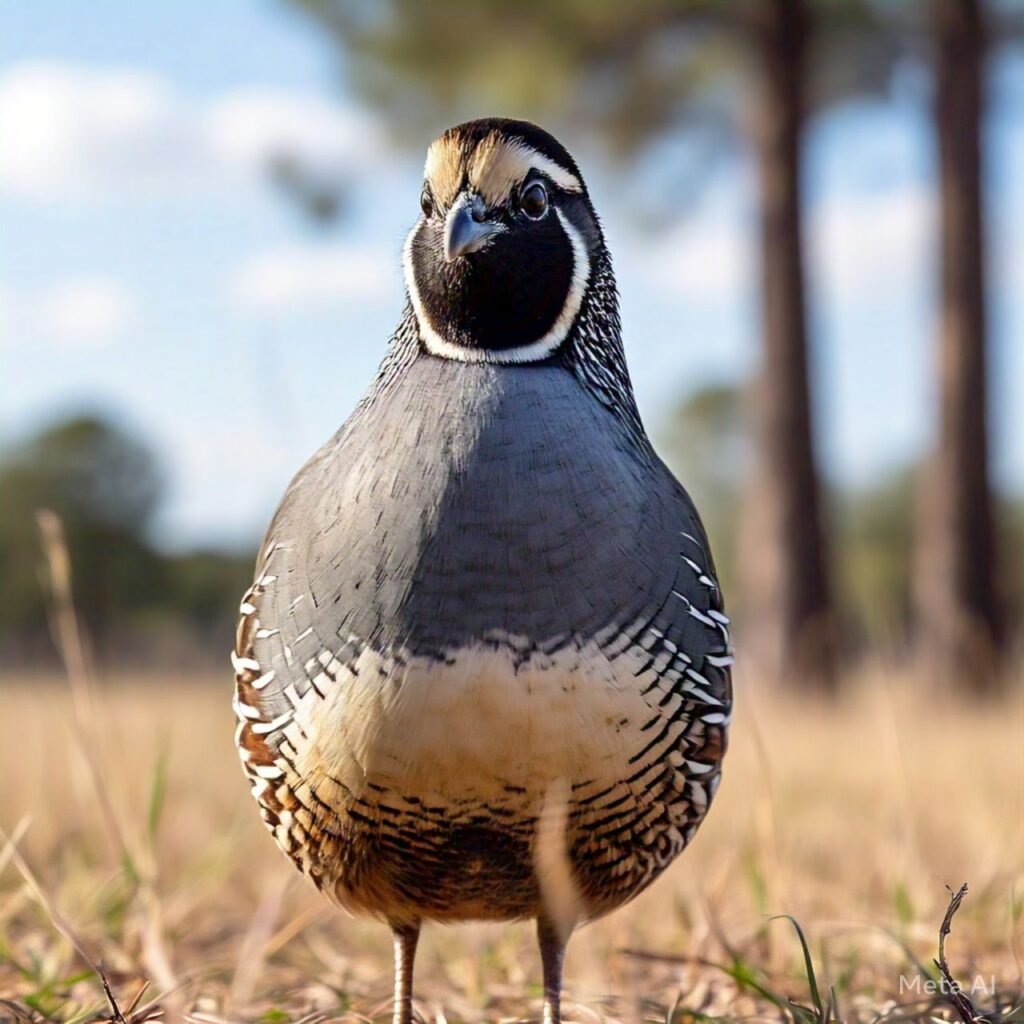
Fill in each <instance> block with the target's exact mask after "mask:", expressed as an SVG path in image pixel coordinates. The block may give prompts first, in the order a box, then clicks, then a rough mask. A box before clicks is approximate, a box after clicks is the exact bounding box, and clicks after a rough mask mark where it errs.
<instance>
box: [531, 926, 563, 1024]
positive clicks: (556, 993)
mask: <svg viewBox="0 0 1024 1024" xmlns="http://www.w3.org/2000/svg"><path fill="white" fill-rule="evenodd" d="M537 940H538V942H539V943H540V962H541V965H542V968H543V971H544V1018H543V1024H561V1020H562V961H563V960H564V959H565V945H566V939H563V938H562V936H561V934H560V933H559V931H558V929H557V928H556V927H555V926H554V925H552V924H551V922H550V921H549V920H548V919H547V917H545V916H544V915H543V914H542V915H541V916H540V917H538V918H537Z"/></svg>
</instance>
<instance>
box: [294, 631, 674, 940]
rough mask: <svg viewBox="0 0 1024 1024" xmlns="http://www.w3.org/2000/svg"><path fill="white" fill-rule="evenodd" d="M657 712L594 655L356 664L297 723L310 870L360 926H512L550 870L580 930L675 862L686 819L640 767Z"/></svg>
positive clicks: (656, 769) (669, 781) (660, 781)
mask: <svg viewBox="0 0 1024 1024" xmlns="http://www.w3.org/2000/svg"><path fill="white" fill-rule="evenodd" d="M651 710H652V709H651V706H650V704H649V703H648V702H647V700H645V698H644V697H643V696H642V694H641V692H640V687H639V686H638V685H637V679H636V677H635V676H634V674H633V672H632V671H631V670H630V666H629V664H628V659H624V661H623V662H622V663H621V665H616V663H614V662H611V661H609V660H608V659H607V658H605V657H603V656H602V655H600V653H599V652H597V651H594V650H592V649H590V648H588V647H579V648H577V647H571V648H569V647H567V648H564V649H563V650H561V651H560V652H558V653H556V654H552V655H544V656H542V655H537V654H534V655H533V656H532V657H530V658H526V659H524V658H522V657H519V656H517V655H515V654H514V652H513V651H512V649H510V648H508V647H505V646H494V647H490V648H487V647H484V646H481V647H480V648H478V649H474V650H467V651H461V652H458V653H457V654H455V655H453V656H452V657H450V658H448V659H446V660H444V661H427V660H423V659H412V660H410V661H409V662H406V663H403V664H398V663H391V664H385V663H384V662H382V661H380V660H372V659H370V658H368V657H367V655H366V654H365V653H364V655H363V658H362V663H361V664H359V665H356V666H355V672H354V673H350V674H349V676H348V677H347V678H339V679H338V680H337V682H336V685H335V686H334V687H333V688H332V689H331V691H330V692H329V693H328V694H327V696H326V697H325V699H324V700H322V701H319V702H317V704H316V705H315V706H314V708H313V709H312V711H311V713H310V714H309V716H308V718H307V720H306V721H304V722H303V723H302V728H303V732H304V733H305V737H306V741H305V742H304V743H301V744H296V746H297V748H298V753H299V757H298V760H297V763H296V765H295V767H296V769H297V770H298V773H299V775H300V777H301V778H302V779H303V782H302V785H301V786H300V787H299V789H298V790H297V796H298V802H299V803H300V804H302V805H304V806H313V807H316V808H319V813H317V814H314V816H313V817H314V818H315V819H316V821H315V827H312V828H311V829H310V831H311V832H313V833H319V837H320V838H319V843H313V844H306V845H307V846H313V847H315V848H316V852H315V853H314V854H313V856H314V858H315V861H316V863H315V864H313V865H310V864H306V865H303V866H304V868H305V869H306V870H307V871H309V872H310V873H311V874H312V875H313V876H314V877H315V878H316V879H317V881H318V884H320V885H321V887H322V888H324V889H325V890H327V891H328V892H329V893H330V894H332V895H333V896H334V897H335V898H336V899H337V900H338V901H339V902H340V903H342V904H343V905H346V906H348V907H349V908H350V909H353V910H357V911H368V912H371V913H375V914H378V915H382V916H385V917H387V918H389V919H392V920H401V919H402V918H403V916H406V915H408V914H409V913H411V912H412V910H413V909H414V911H415V914H416V915H417V916H424V917H430V918H433V919H438V920H465V919H487V918H494V919H507V918H514V917H525V916H533V915H535V914H536V913H537V912H538V909H539V906H540V900H541V898H542V892H541V885H540V883H539V881H538V878H539V877H541V876H542V875H543V872H542V871H541V872H540V875H539V874H538V871H539V868H540V867H541V864H540V863H539V860H538V858H545V857H546V858H547V861H548V863H549V864H550V863H551V861H552V858H553V859H554V862H555V863H554V868H553V870H554V871H555V874H556V875H558V874H559V873H560V872H561V867H560V865H559V863H558V862H559V861H561V862H562V866H564V867H565V868H566V871H565V873H566V877H569V876H572V877H574V878H575V882H574V883H573V884H574V885H576V886H578V887H579V888H580V893H579V894H578V895H579V897H580V906H581V908H582V909H581V911H580V912H581V914H583V915H584V916H586V915H591V914H597V913H602V912H604V911H605V910H608V909H611V908H613V907H614V906H617V905H619V904H621V903H622V902H624V901H625V900H627V899H629V898H630V897H631V896H632V895H634V894H635V892H636V891H638V890H639V889H640V888H642V887H643V886H644V885H646V884H647V883H648V882H649V881H651V880H652V879H653V878H654V877H656V875H657V873H658V872H660V870H661V869H662V868H663V867H665V866H666V865H667V864H668V862H669V861H670V860H671V859H672V858H673V857H674V856H675V854H676V853H678V852H679V851H680V850H681V849H682V847H683V845H684V844H685V841H686V838H688V832H687V830H688V826H689V823H690V820H691V819H692V817H693V812H694V806H693V804H692V802H691V801H687V800H685V799H683V786H682V785H681V784H676V783H675V782H673V779H674V778H675V777H676V776H677V773H676V772H675V770H674V769H673V767H672V766H671V764H670V763H669V762H667V761H664V760H659V761H657V762H655V763H653V764H651V767H650V768H648V769H647V770H646V771H644V770H643V768H644V765H643V763H641V765H640V767H639V768H638V765H637V756H638V754H639V753H641V752H642V751H643V750H644V748H645V746H649V737H650V735H651V733H650V732H649V731H646V730H645V726H646V727H647V728H648V729H649V728H650V723H651ZM648 760H649V758H648ZM552 815H553V816H554V820H557V821H560V822H561V823H562V824H561V825H559V827H558V829H556V831H555V833H554V839H553V840H552V843H551V844H548V847H547V848H546V849H544V848H543V847H544V843H543V841H542V840H541V835H542V832H543V828H544V826H543V822H545V821H549V820H551V819H552Z"/></svg>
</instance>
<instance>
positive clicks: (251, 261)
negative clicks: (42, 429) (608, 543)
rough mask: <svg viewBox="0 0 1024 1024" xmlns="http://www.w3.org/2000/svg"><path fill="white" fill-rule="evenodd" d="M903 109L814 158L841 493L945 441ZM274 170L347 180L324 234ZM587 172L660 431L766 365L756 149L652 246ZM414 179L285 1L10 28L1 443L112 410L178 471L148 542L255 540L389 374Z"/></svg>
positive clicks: (1001, 356) (832, 455) (915, 115)
mask: <svg viewBox="0 0 1024 1024" xmlns="http://www.w3.org/2000/svg"><path fill="white" fill-rule="evenodd" d="M992 71H993V74H992V100H993V102H992V109H991V116H990V118H989V123H988V124H987V126H986V155H987V158H988V170H987V173H988V180H989V186H990V187H989V196H988V202H989V207H990V228H991V230H990V247H989V248H990V259H991V272H990V308H991V319H992V371H993V372H992V378H993V392H994V393H993V410H992V418H993V426H994V442H995V444H994V448H995V455H994V463H995V465H994V469H995V473H996V479H997V481H998V483H999V484H1000V486H1002V487H1004V488H1009V489H1013V490H1016V491H1021V490H1024V444H1022V443H1021V442H1022V441H1024V61H1022V60H1021V59H1020V58H1000V59H999V60H998V61H996V62H994V63H993V68H992ZM919 93H920V90H919V89H916V88H912V87H908V88H904V89H898V90H896V92H895V95H894V97H893V98H892V99H891V100H889V101H888V102H885V103H877V102H875V103H852V104H848V105H846V106H844V107H841V108H838V109H836V110H835V111H833V112H832V113H830V114H828V115H827V116H825V117H823V118H822V119H820V120H818V121H817V122H815V123H814V125H813V126H812V128H811V131H810V132H809V135H808V144H807V152H806V169H807V176H806V177H807V186H806V187H807V210H808V216H807V238H808V257H809V259H808V263H809V272H810V283H811V287H812V302H811V314H812V325H813V328H814V352H813V368H814V369H813V372H814V379H815V384H816V393H815V403H816V410H817V413H818V420H819V432H820V446H819V447H820V454H821V460H822V463H823V468H824V470H825V471H826V473H827V474H828V475H829V476H830V477H832V478H834V479H837V480H840V481H855V482H856V481H864V480H866V479H869V478H871V477H872V476H873V475H876V474H878V473H882V472H885V471H887V470H889V469H893V468H896V467H898V466H900V465H902V464H903V463H905V462H907V461H909V460H911V459H913V458H914V457H915V456H916V455H918V454H919V453H920V452H921V451H923V450H924V449H925V448H926V447H927V445H928V442H929V438H930V436H931V434H932V430H933V420H932V388H931V380H930V375H929V370H930V366H931V358H932V338H933V335H934V290H933V276H934V269H935V266H934V264H935V211H934V201H933V200H934V191H933V184H934V183H933V156H932V147H931V140H930V135H929V125H928V120H927V116H926V112H925V111H924V109H923V108H922V105H921V99H920V95H919ZM436 127H437V126H434V125H430V126H424V137H423V140H422V141H423V144H424V147H425V146H426V144H427V143H428V142H429V140H430V137H431V136H432V134H433V133H434V130H435V129H436ZM357 143H358V144H357ZM571 144H572V140H570V145H571ZM282 147H286V148H288V149H290V150H292V151H296V152H299V153H301V154H302V156H303V158H304V159H305V160H306V161H307V162H308V163H309V164H310V166H312V167H314V168H316V169H318V170H320V171H322V172H323V173H325V174H333V173H339V174H342V175H344V176H345V178H346V179H347V180H348V181H349V182H350V188H349V192H348V214H347V216H346V217H345V218H344V219H343V220H342V223H341V224H340V225H339V226H337V227H336V228H332V229H330V230H328V231H323V230H319V229H316V228H314V227H313V226H311V225H309V224H308V223H306V222H305V221H304V220H303V218H302V216H301V215H300V214H299V212H298V211H297V210H296V209H294V208H293V207H292V206H291V205H290V204H289V203H288V202H287V201H286V200H285V199H284V198H283V196H282V195H281V193H280V192H278V191H277V190H275V189H274V188H273V187H272V186H271V185H270V184H269V183H268V180H267V175H266V171H265V166H266V160H267V158H268V155H269V154H272V153H274V152H277V151H279V150H280V149H281V148H282ZM578 155H579V156H580V162H581V164H582V165H583V168H584V172H585V174H586V175H587V177H588V180H589V182H590V186H591V191H592V193H593V195H594V198H595V202H596V204H597V206H598V209H599V210H600V212H601V213H602V216H603V219H604V221H605V225H606V228H607V233H608V236H609V241H610V244H611V247H612V252H613V254H614V257H615V262H616V267H617V271H618V278H619V285H620V290H621V292H622V298H623V314H624V323H625V332H626V347H627V353H628V356H629V359H630V364H631V368H632V371H633V375H634V379H635V382H636V388H637V394H638V399H639V401H640V405H641V410H642V412H643V413H644V415H645V418H646V420H647V422H648V426H649V428H650V429H651V431H652V433H654V434H655V436H656V435H657V431H658V426H659V423H660V422H662V421H663V420H664V417H665V415H666V412H667V410H668V408H669V407H670V406H671V403H672V402H673V400H675V399H676V398H677V397H678V396H679V395H680V394H681V393H684V392H685V391H687V390H690V389H692V388H695V387H698V386H700V385H701V384H704V383H707V382H708V381H713V380H720V379H723V378H726V379H738V378H741V377H742V376H744V375H745V374H747V373H749V371H750V369H751V368H752V366H753V365H754V361H755V356H756V351H757V316H756V309H757V297H756V270H757V266H756V261H755V250H754V247H753V236H752V226H753V220H752V215H753V211H754V198H753V178H752V171H751V168H750V166H749V161H748V159H747V158H748V154H745V153H743V152H742V151H740V150H737V152H735V153H734V154H732V155H731V156H729V157H727V158H725V159H723V160H721V161H719V162H718V163H717V164H716V165H715V166H714V167H712V168H709V169H708V171H707V175H706V177H707V181H706V182H704V183H703V185H702V187H701V189H700V192H699V195H698V197H697V199H696V200H695V202H694V203H693V204H692V205H691V206H690V207H689V208H688V209H687V211H686V212H685V214H684V215H683V216H682V217H681V218H680V219H678V220H677V221H675V222H674V223H671V224H668V225H666V226H665V227H664V228H663V229H662V230H660V231H657V232H654V233H651V232H646V233H645V232H644V231H641V230H640V228H639V227H638V226H637V224H636V219H637V218H636V217H635V210H633V209H632V204H633V197H634V193H633V192H632V191H631V190H630V189H629V188H627V187H625V186H624V184H623V183H622V181H621V180H620V179H619V178H617V177H615V176H614V175H613V174H612V172H611V171H610V169H609V168H608V167H607V166H606V165H605V164H604V162H603V159H602V156H601V154H600V153H599V152H587V151H584V152H582V153H578ZM421 166H422V157H421V155H420V154H418V153H416V154H412V153H409V152H407V151H404V150H400V149H398V148H396V146H395V145H394V143H392V142H391V141H390V140H389V138H388V133H387V130H386V126H385V125H383V124H380V123H379V122H378V121H376V120H374V117H373V115H372V113H371V112H369V111H365V110H362V109H361V108H359V107H358V106H357V105H356V103H355V101H354V100H353V98H352V97H351V96H349V95H347V94H346V93H345V91H344V87H343V83H342V82H341V76H340V75H339V74H338V66H337V60H336V54H335V53H334V52H333V51H332V50H331V49H330V48H329V46H328V45H327V44H326V42H325V41H324V40H323V39H322V38H320V37H319V36H318V35H317V33H316V32H315V30H314V29H313V28H312V27H311V25H309V24H308V23H307V22H306V21H305V20H304V19H302V18H301V17H299V16H296V15H294V14H292V13H291V12H290V11H288V10H287V9H286V8H284V7H283V6H278V5H275V4H271V3H267V4H263V3H244V2H240V0H221V2H218V3H216V4H210V3H202V4H200V3H198V2H193V0H178V2H176V3H174V4H139V3H128V2H123V3H115V2H113V0H108V2H104V3H97V4H91V5H83V4H80V3H75V2H72V0H65V2H56V0H43V2H32V3H29V2H27V0H25V2H17V3H6V4H4V5H3V6H0V235H2V239H3V242H2V245H0V372H2V374H3V380H4V383H5V387H4V389H3V393H2V398H0V441H3V440H7V441H9V440H13V439H16V438H17V437H19V436H22V435H24V434H25V433H27V432H29V431H31V430H32V429H34V428H35V427H37V426H38V425H39V424H40V423H42V422H45V421H48V420H50V419H52V418H54V417H56V416H59V415H60V414H62V413H65V412H70V411H74V410H79V409H84V408H87V409H96V408H100V409H103V410H105V411H107V412H109V413H111V414H113V415H115V416H116V417H118V418H120V419H121V420H123V421H124V422H126V423H128V424H130V425H131V426H132V427H133V428H134V429H137V430H138V431H139V432H140V433H141V434H142V435H143V436H144V437H146V438H147V439H148V440H150V441H151V442H152V443H153V445H154V446H155V447H156V448H157V449H158V450H159V452H160V455H161V457H162V459H163V461H164V463H165V465H166V467H167V469H168V474H169V484H170V493H169V501H168V504H167V507H166V509H165V511H164V513H163V514H162V517H161V520H160V523H159V537H160V539H161V540H162V541H163V542H164V543H166V544H168V545H170V546H174V547H178V546H187V545H192V544H202V543H227V544H241V543H249V542H252V541H253V540H255V539H256V538H257V536H258V535H259V533H260V532H261V530H262V528H263V526H264V525H265V524H266V522H267V520H268V517H269V515H270V512H271V511H272V509H273V506H274V504H275V503H276V500H277V498H278V497H279V495H280V493H281V490H282V489H283V487H284V485H285V483H286V482H287V480H288V478H289V477H290V475H291V474H292V472H293V471H294V470H295V469H296V468H297V467H298V466H299V465H300V464H301V462H302V461H303V460H304V459H305V458H306V457H307V456H308V455H309V454H310V453H311V452H312V451H313V450H314V449H315V448H316V447H317V446H318V445H319V444H320V443H321V442H322V441H323V440H324V439H325V438H326V437H327V436H329V435H330V434H331V433H332V432H333V431H334V430H335V429H336V427H337V426H338V424H340V422H341V421H342V420H343V419H344V418H345V416H346V415H347V414H348V412H349V411H350V409H351V408H352V406H353V405H354V403H355V402H356V400H357V399H358V397H359V395H360V394H361V392H362V390H363V388H364V387H365V385H366V383H367V382H368V380H369V379H370V377H371V375H372V372H373V370H374V368H375V366H376V364H377V362H378V361H379V359H380V357H381V355H382V353H383V350H384V346H385V343H386V341H387V338H388V336H389V333H390V331H391V328H392V326H393V325H394V323H395V322H396V320H397V317H398V314H399V311H400V308H401V303H402V294H403V288H402V281H401V274H400V269H399V253H400V249H401V244H402V240H403V238H404V235H405V232H406V230H407V229H408V226H409V225H410V224H411V223H412V220H413V219H414V218H415V217H416V214H417V208H418V197H419V176H420V168H421Z"/></svg>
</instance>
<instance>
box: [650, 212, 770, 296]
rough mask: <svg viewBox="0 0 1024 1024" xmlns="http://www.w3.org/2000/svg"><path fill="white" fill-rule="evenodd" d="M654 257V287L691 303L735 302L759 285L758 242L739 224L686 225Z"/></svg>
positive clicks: (656, 248)
mask: <svg viewBox="0 0 1024 1024" xmlns="http://www.w3.org/2000/svg"><path fill="white" fill-rule="evenodd" d="M650 252H651V262H650V267H651V272H650V280H651V281H652V283H653V284H654V285H655V286H657V287H659V288H661V289H662V290H664V291H666V292H668V293H670V294H672V295H676V296H680V297H683V298H686V299H687V300H689V301H694V302H701V301H703V302H712V303H717V302H722V301H726V302H728V301H732V300H735V299H737V298H739V297H741V296H743V295H745V294H747V292H748V290H749V289H750V287H751V286H752V283H753V282H754V281H755V271H756V263H755V260H754V256H755V254H754V251H753V240H752V238H751V237H750V236H749V234H748V233H747V232H746V231H744V230H743V225H742V224H741V223H739V222H738V221H737V220H735V219H731V220H724V219H723V220H715V221H712V220H707V221H704V222H700V221H693V222H683V223H682V224H681V225H680V226H679V227H677V228H675V229H674V230H673V231H672V232H671V233H670V234H669V235H667V236H666V237H665V238H664V239H662V240H661V241H660V242H658V243H657V244H656V245H655V246H653V247H652V249H651V250H650Z"/></svg>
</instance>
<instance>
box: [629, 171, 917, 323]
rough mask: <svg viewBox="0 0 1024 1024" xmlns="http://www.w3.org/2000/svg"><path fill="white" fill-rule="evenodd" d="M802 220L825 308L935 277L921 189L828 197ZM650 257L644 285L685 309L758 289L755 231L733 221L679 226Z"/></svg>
mask: <svg viewBox="0 0 1024 1024" xmlns="http://www.w3.org/2000/svg"><path fill="white" fill-rule="evenodd" d="M805 217H806V224H807V245H806V251H805V259H806V265H807V271H808V279H809V283H810V286H811V287H812V288H813V289H814V290H815V291H816V292H819V293H820V294H821V296H822V298H823V300H824V301H826V302H832V303H847V302H873V301H875V300H878V299H884V300H886V301H888V300H889V299H891V298H892V296H893V295H894V294H904V293H905V292H906V291H907V289H909V288H912V287H913V286H914V285H915V284H916V283H918V282H920V281H922V280H927V275H928V274H929V273H930V271H931V270H932V263H931V262H930V260H931V258H932V255H933V253H934V251H935V244H936V242H935V239H936V226H935V211H934V203H933V197H932V195H931V193H930V192H929V191H928V189H927V188H925V187H924V186H923V185H921V184H918V183H909V184H906V185H901V186H898V187H894V188H891V189H888V190H885V191H879V192H877V193H871V194H863V193H860V194H850V193H848V192H847V193H845V194H835V195H831V196H829V197H828V198H827V199H825V200H823V201H821V202H819V203H817V204H816V205H812V206H810V207H809V208H808V209H807V210H806V212H805ZM649 253H650V263H649V266H650V270H649V275H648V276H649V280H650V281H651V282H652V283H653V284H654V285H655V286H656V287H658V288H660V289H661V290H663V291H665V292H667V293H669V294H671V295H674V296H681V297H683V298H685V299H687V300H689V301H701V300H703V301H705V302H712V303H725V302H732V301H735V300H737V299H740V298H743V297H744V296H746V295H749V294H750V293H751V290H754V289H756V288H757V287H758V276H759V275H758V259H759V254H758V239H757V235H756V228H755V227H754V226H753V225H751V226H750V227H749V228H748V227H746V226H745V223H744V221H743V220H742V219H741V218H740V217H737V216H734V215H728V214H726V213H722V214H720V215H716V216H704V217H699V218H695V219H693V220H689V221H683V222H682V223H681V224H680V225H678V226H677V227H676V228H674V229H673V230H672V231H671V232H669V233H668V234H667V235H666V236H665V237H664V238H663V239H661V240H660V241H658V242H657V243H656V244H655V245H653V246H651V247H650V249H649Z"/></svg>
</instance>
